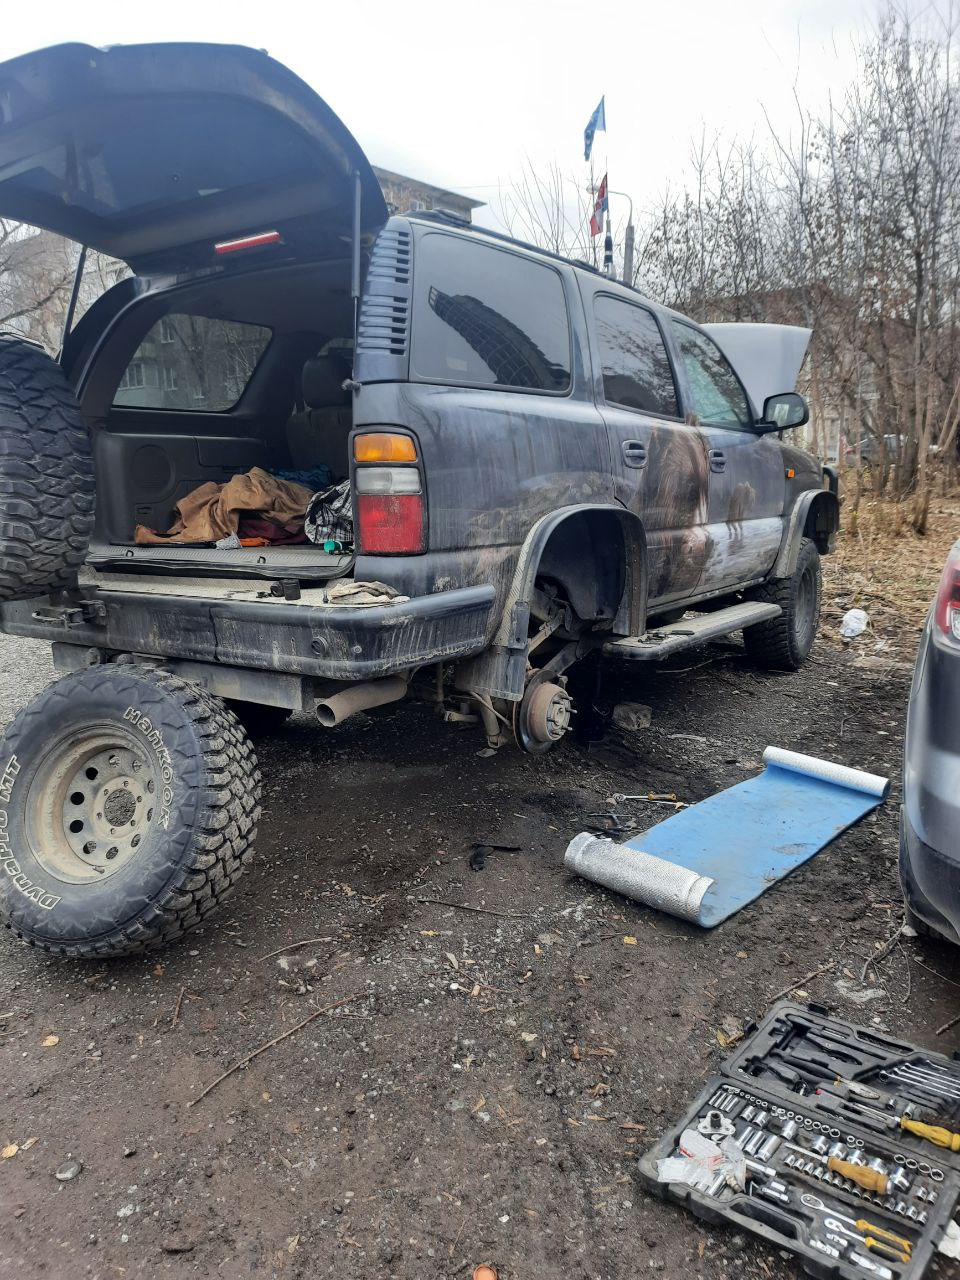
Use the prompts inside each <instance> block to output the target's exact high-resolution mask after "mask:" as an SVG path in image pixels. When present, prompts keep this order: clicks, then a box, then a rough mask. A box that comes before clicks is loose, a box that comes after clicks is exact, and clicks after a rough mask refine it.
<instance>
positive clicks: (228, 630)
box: [0, 586, 495, 680]
mask: <svg viewBox="0 0 960 1280" xmlns="http://www.w3.org/2000/svg"><path fill="white" fill-rule="evenodd" d="M494 595H495V593H494V588H493V587H492V586H481V587H463V588H460V589H459V590H456V591H440V592H436V593H435V594H434V595H429V596H419V597H416V598H413V599H410V600H407V601H404V602H402V603H396V604H386V605H377V606H375V607H370V608H363V607H343V606H339V607H338V606H327V605H322V606H320V605H308V604H302V603H297V602H287V601H283V600H276V601H273V600H265V601H262V602H261V601H249V600H243V601H241V600H229V599H223V598H214V597H207V596H175V595H157V594H153V593H146V592H144V593H138V592H135V591H131V592H126V591H95V592H93V593H90V592H85V593H84V598H85V599H86V600H87V601H90V602H92V603H93V604H94V605H95V606H96V611H97V612H98V613H99V616H98V617H96V618H93V619H92V620H87V619H79V618H78V617H77V615H76V613H75V614H74V615H72V616H71V619H70V621H71V625H70V626H69V627H64V626H60V625H57V624H56V623H53V622H51V621H48V620H42V619H37V618H35V617H34V616H33V615H34V612H35V611H36V610H37V609H38V608H39V607H40V606H48V607H49V606H50V601H49V600H48V598H46V597H43V598H41V599H36V600H20V601H16V602H14V603H12V604H5V605H3V606H0V630H3V631H6V632H7V633H9V634H10V635H20V636H31V637H34V638H36V639H39V640H48V641H50V642H54V641H60V642H64V641H65V642H68V643H71V644H76V645H82V646H89V647H93V648H96V649H100V650H104V651H107V652H112V653H140V654H149V655H152V656H156V657H160V658H184V659H192V660H194V661H198V662H216V663H224V664H227V665H229V666H234V667H252V668H256V669H258V670H263V671H286V672H291V673H293V674H297V675H306V676H314V677H317V678H320V679H331V680H367V679H371V678H376V677H378V676H386V675H391V674H393V673H394V672H398V671H407V670H410V669H411V668H413V667H419V666H424V665H426V664H429V663H433V662H440V661H445V660H447V659H452V658H461V657H468V656H470V655H471V654H475V653H479V652H480V651H481V650H482V649H483V648H484V647H485V645H486V636H487V635H488V634H489V629H490V613H491V610H492V608H493V602H494ZM88 612H93V611H92V610H88Z"/></svg>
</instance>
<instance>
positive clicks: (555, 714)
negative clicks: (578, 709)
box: [514, 675, 573, 753]
mask: <svg viewBox="0 0 960 1280" xmlns="http://www.w3.org/2000/svg"><path fill="white" fill-rule="evenodd" d="M534 680H535V681H536V683H533V682H531V684H530V687H529V688H528V689H527V692H526V693H525V694H524V696H523V700H522V701H521V703H520V705H519V707H518V708H517V710H516V712H515V713H514V733H515V736H516V739H517V742H518V743H519V745H520V746H521V747H522V748H523V749H524V751H532V752H534V753H537V752H541V751H548V750H549V749H550V748H551V747H552V746H553V745H554V744H555V743H557V742H559V741H560V739H561V738H562V737H563V735H564V734H565V733H566V732H567V730H568V729H569V728H570V719H571V716H572V715H573V704H572V702H571V700H570V695H569V693H567V691H566V689H565V688H564V687H563V685H560V684H554V683H553V682H552V681H551V680H550V679H549V678H548V677H546V676H545V675H544V676H541V677H540V678H539V679H537V677H534Z"/></svg>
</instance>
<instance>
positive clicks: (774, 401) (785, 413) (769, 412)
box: [757, 391, 810, 435]
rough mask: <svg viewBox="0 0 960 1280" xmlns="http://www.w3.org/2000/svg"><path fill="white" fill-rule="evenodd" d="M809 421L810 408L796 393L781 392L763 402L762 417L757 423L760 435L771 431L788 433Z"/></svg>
mask: <svg viewBox="0 0 960 1280" xmlns="http://www.w3.org/2000/svg"><path fill="white" fill-rule="evenodd" d="M809 421H810V408H809V406H808V405H807V402H806V400H804V398H803V396H801V395H798V394H797V392H796V391H781V392H779V394H777V395H775V396H768V397H767V398H766V400H764V402H763V416H762V418H761V419H760V421H759V422H758V423H757V430H758V431H759V432H760V434H761V435H767V434H768V433H769V432H771V431H789V430H790V428H791V427H802V426H803V424H804V423H805V422H809Z"/></svg>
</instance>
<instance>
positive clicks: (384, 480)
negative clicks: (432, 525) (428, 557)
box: [353, 431, 426, 555]
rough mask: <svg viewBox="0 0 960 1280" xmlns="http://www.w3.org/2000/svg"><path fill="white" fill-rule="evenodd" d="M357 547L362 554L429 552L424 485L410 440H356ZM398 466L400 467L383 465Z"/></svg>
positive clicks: (385, 435) (388, 435) (379, 434)
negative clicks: (427, 547)
mask: <svg viewBox="0 0 960 1280" xmlns="http://www.w3.org/2000/svg"><path fill="white" fill-rule="evenodd" d="M353 457H354V461H355V462H356V464H357V465H356V466H355V467H354V472H353V486H354V489H355V491H356V524H357V542H358V546H359V549H360V551H361V553H362V554H364V555H416V554H417V553H419V552H421V551H425V550H426V537H425V531H426V518H425V517H426V512H425V507H424V501H423V484H422V481H421V478H420V468H419V467H418V466H417V465H416V462H417V446H416V443H415V441H414V440H413V437H412V436H408V435H400V434H399V433H394V432H388V431H372V432H367V433H365V434H363V435H358V436H355V437H354V441H353ZM386 463H399V464H401V465H399V466H390V465H384V464H386Z"/></svg>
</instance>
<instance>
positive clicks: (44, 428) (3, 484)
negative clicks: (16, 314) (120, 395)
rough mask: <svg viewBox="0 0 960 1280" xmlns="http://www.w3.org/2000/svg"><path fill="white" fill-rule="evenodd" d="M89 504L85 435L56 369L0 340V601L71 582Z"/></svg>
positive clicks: (14, 341) (24, 345)
mask: <svg viewBox="0 0 960 1280" xmlns="http://www.w3.org/2000/svg"><path fill="white" fill-rule="evenodd" d="M93 501H94V473H93V458H92V456H91V452H90V434H89V432H88V431H87V428H86V424H85V423H84V420H83V417H82V416H81V414H80V409H79V407H78V405H77V400H76V397H75V396H74V394H73V391H72V390H71V388H70V386H69V384H68V383H67V380H66V378H65V377H64V376H63V373H62V371H61V369H60V366H59V365H58V364H57V363H56V361H55V360H51V359H50V357H49V356H48V355H45V354H44V353H43V352H42V351H41V350H40V349H39V348H38V347H35V346H33V345H32V344H31V343H29V342H24V341H23V340H22V339H21V338H14V337H10V336H5V335H2V334H0V601H3V600H26V599H29V598H30V597H31V596H40V595H45V594H46V593H47V592H50V591H56V590H58V589H60V588H62V587H68V586H70V585H71V584H72V583H73V582H74V581H75V580H76V576H77V570H78V569H79V568H80V566H81V565H82V564H83V560H84V556H85V555H86V551H87V542H88V541H89V538H90V534H91V532H92V530H93Z"/></svg>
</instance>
